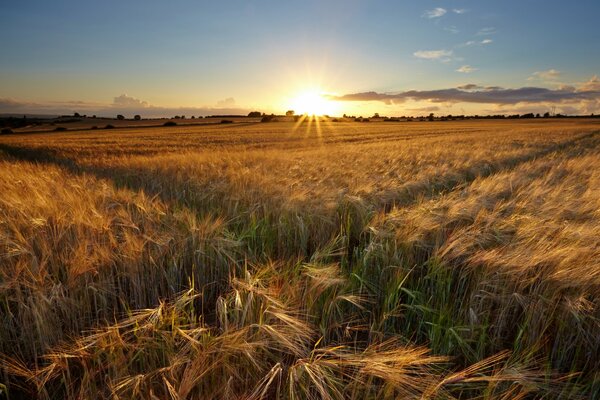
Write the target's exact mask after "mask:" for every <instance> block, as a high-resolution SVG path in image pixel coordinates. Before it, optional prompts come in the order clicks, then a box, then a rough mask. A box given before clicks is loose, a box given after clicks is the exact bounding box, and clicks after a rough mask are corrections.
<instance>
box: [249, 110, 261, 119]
mask: <svg viewBox="0 0 600 400" xmlns="http://www.w3.org/2000/svg"><path fill="white" fill-rule="evenodd" d="M248 116H249V117H251V118H258V117H262V114H261V113H260V111H251V112H249V113H248Z"/></svg>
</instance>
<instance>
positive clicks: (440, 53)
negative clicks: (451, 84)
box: [413, 50, 452, 60]
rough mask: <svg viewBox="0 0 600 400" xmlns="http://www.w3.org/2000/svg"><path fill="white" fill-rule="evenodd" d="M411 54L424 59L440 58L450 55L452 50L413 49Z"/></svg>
mask: <svg viewBox="0 0 600 400" xmlns="http://www.w3.org/2000/svg"><path fill="white" fill-rule="evenodd" d="M413 55H414V56H415V57H417V58H423V59H426V60H441V59H447V58H448V57H451V56H452V50H419V51H415V52H414V53H413Z"/></svg>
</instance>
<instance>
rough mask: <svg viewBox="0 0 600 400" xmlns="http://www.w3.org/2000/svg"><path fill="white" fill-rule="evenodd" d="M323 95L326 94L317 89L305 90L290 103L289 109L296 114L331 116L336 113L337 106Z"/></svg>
mask: <svg viewBox="0 0 600 400" xmlns="http://www.w3.org/2000/svg"><path fill="white" fill-rule="evenodd" d="M325 95H326V93H324V92H323V91H320V90H317V89H310V90H305V91H303V92H301V93H299V94H297V95H296V96H295V97H294V98H293V99H292V100H291V101H290V104H289V107H290V109H292V110H294V112H295V113H296V114H308V115H332V114H334V113H335V112H336V111H337V106H336V104H335V102H333V101H331V100H328V99H327V98H326V97H325Z"/></svg>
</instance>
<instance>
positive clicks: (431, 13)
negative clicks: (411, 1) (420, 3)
mask: <svg viewBox="0 0 600 400" xmlns="http://www.w3.org/2000/svg"><path fill="white" fill-rule="evenodd" d="M447 12H448V10H446V9H445V8H441V7H437V8H434V9H433V10H427V11H425V13H424V14H423V17H424V18H430V19H431V18H439V17H441V16H443V15H444V14H446V13H447Z"/></svg>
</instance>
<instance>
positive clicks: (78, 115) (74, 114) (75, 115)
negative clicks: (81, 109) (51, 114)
mask: <svg viewBox="0 0 600 400" xmlns="http://www.w3.org/2000/svg"><path fill="white" fill-rule="evenodd" d="M73 116H74V117H75V118H79V117H81V115H80V114H79V113H78V112H75V113H73Z"/></svg>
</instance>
